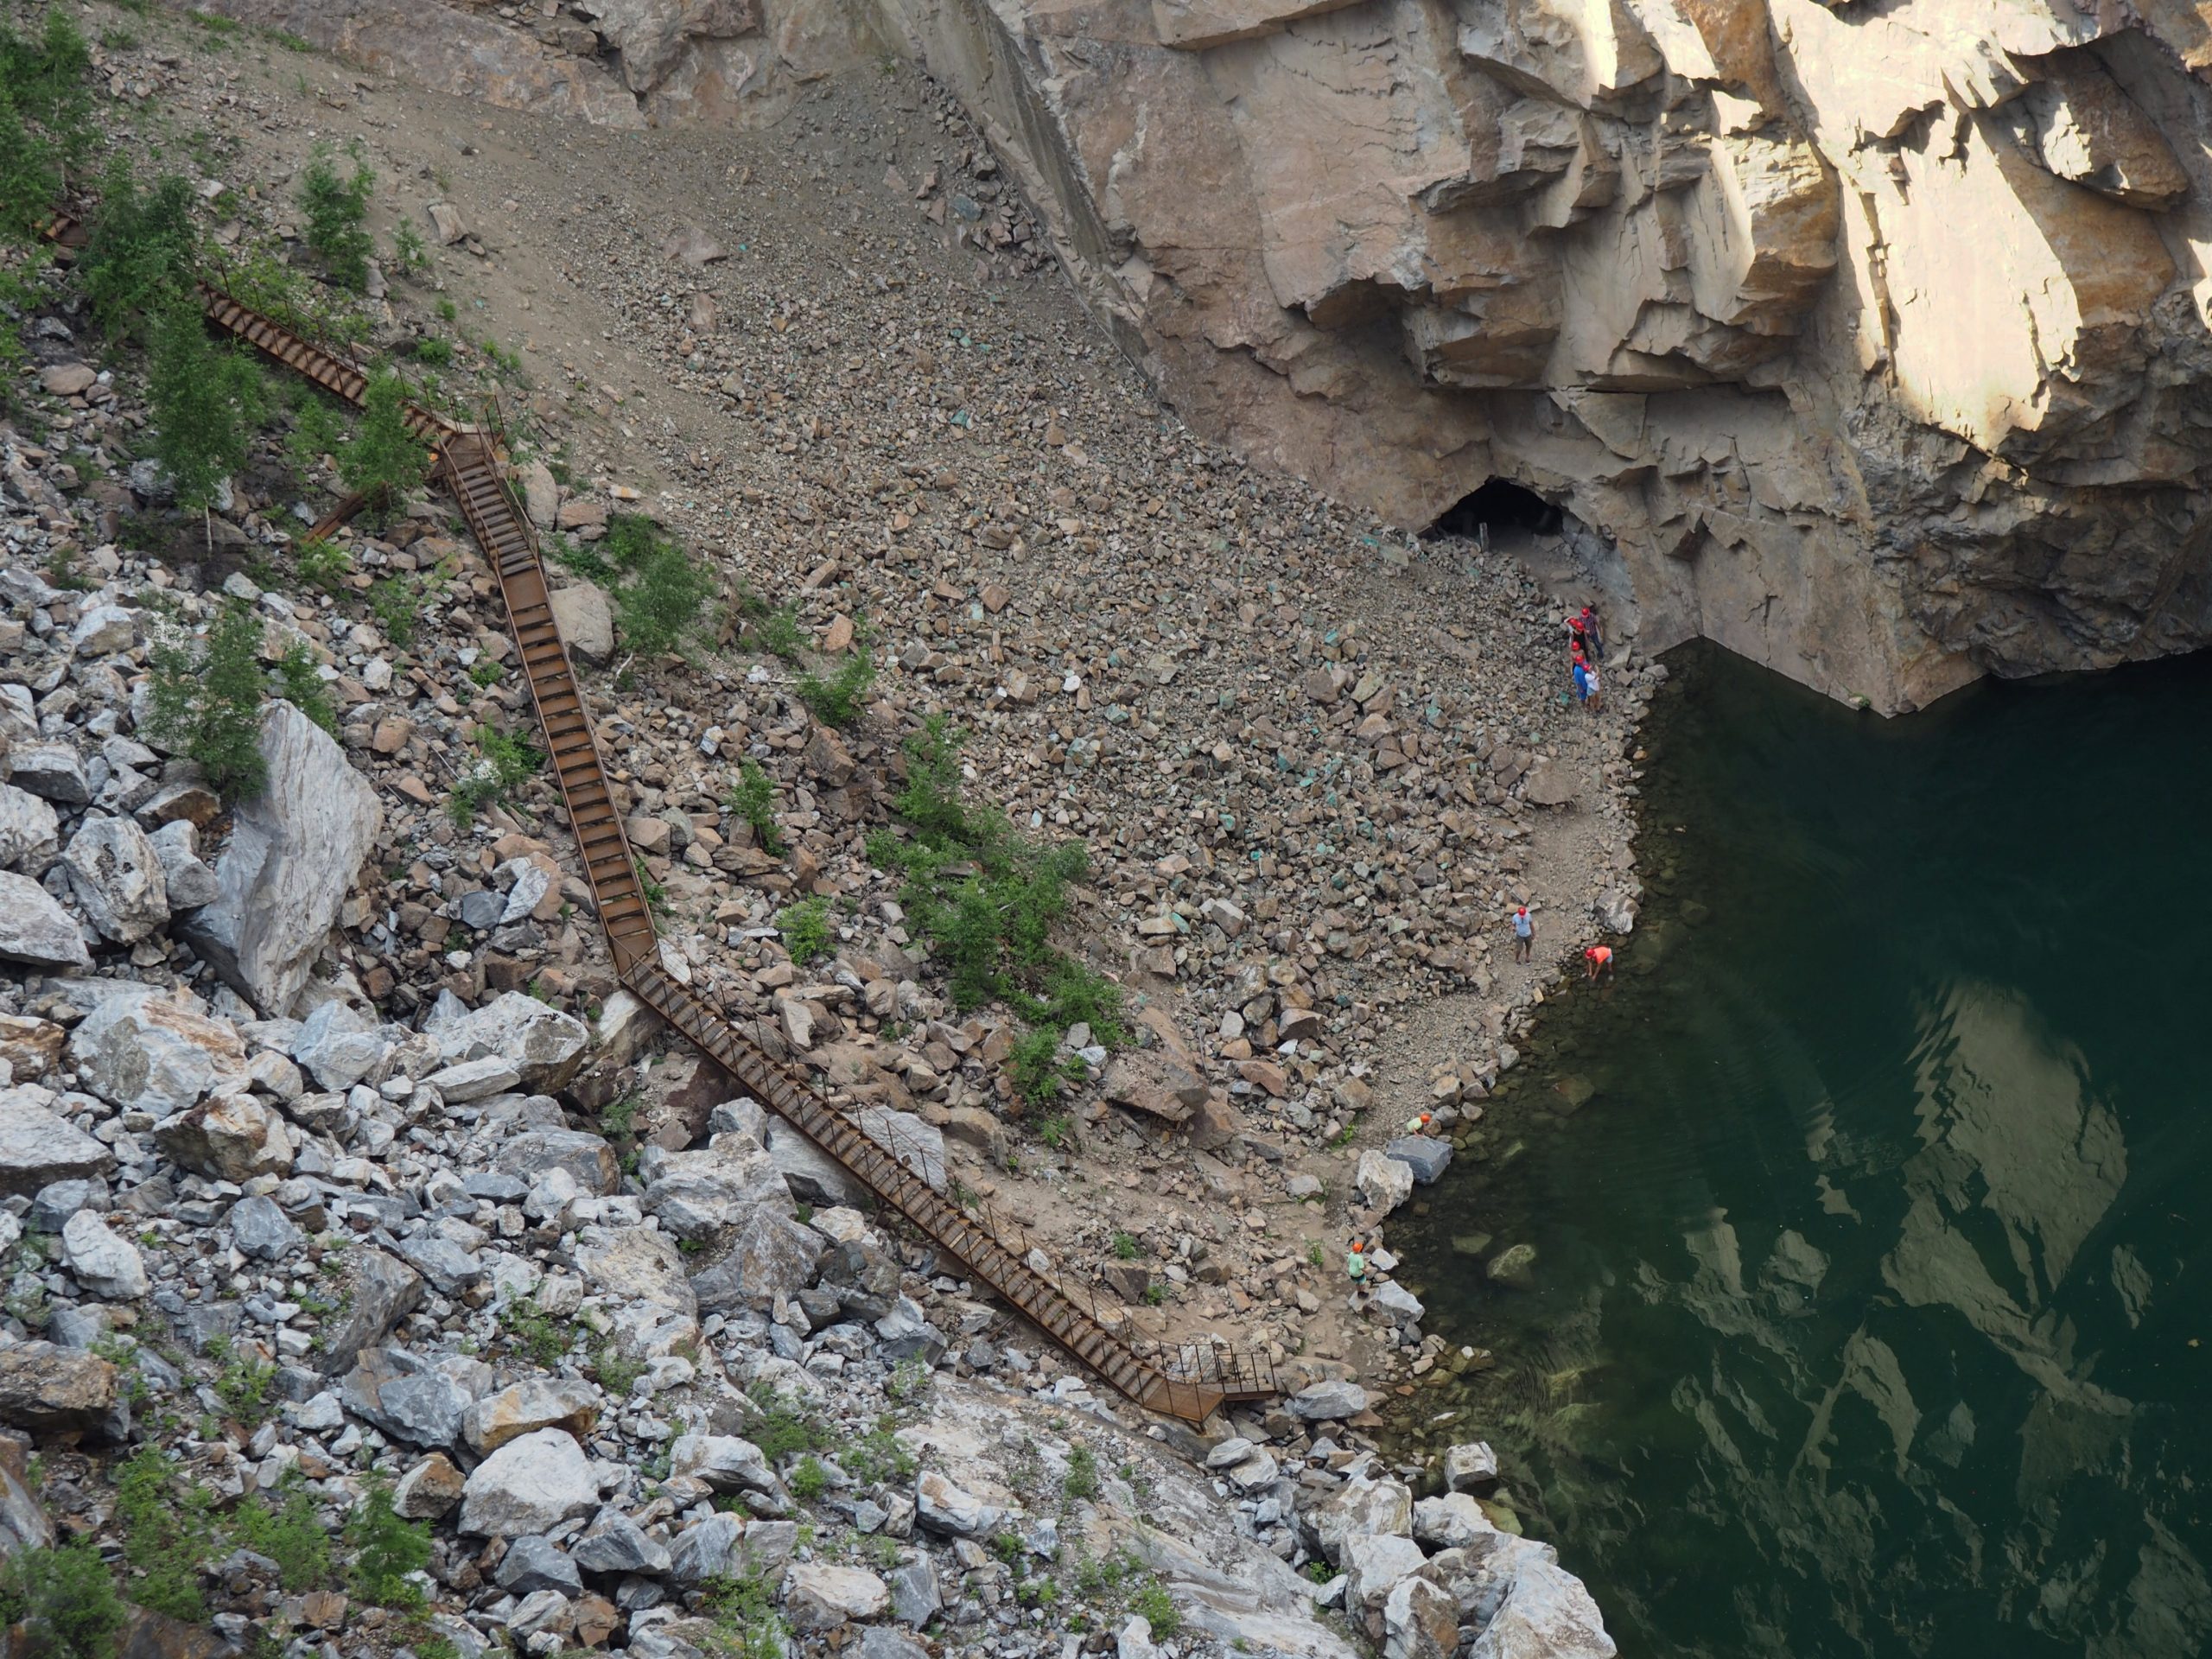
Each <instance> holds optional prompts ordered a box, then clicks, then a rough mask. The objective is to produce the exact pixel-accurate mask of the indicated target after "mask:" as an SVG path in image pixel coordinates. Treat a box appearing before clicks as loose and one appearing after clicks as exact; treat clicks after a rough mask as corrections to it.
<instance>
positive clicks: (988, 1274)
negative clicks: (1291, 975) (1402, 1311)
mask: <svg viewBox="0 0 2212 1659" xmlns="http://www.w3.org/2000/svg"><path fill="white" fill-rule="evenodd" d="M200 296H201V298H202V300H203V302H205V305H206V308H207V318H208V321H211V322H213V323H214V324H215V325H216V326H217V327H219V328H222V329H224V330H225V331H226V332H227V333H229V334H233V335H235V336H237V337H238V339H240V340H245V341H246V342H247V343H248V344H250V345H251V346H255V347H256V348H257V349H258V350H260V351H262V352H264V353H266V354H267V355H269V356H270V357H271V358H273V359H275V360H276V361H277V362H279V363H281V364H283V365H284V366H285V367H286V368H289V369H291V370H293V371H295V372H297V373H299V374H302V375H304V376H305V377H307V378H308V379H310V380H312V381H314V382H315V384H316V385H320V386H321V387H323V388H324V389H325V390H326V391H329V392H331V393H332V394H334V396H336V397H341V398H343V399H345V400H346V402H348V403H353V404H359V403H360V402H361V400H362V397H363V394H364V392H365V391H366V389H367V385H368V377H367V375H366V374H365V372H363V371H362V369H361V368H360V367H359V365H356V364H353V363H351V362H349V361H347V360H346V359H344V358H342V357H340V356H338V355H336V354H334V353H331V352H328V351H326V350H324V349H323V348H322V347H321V346H315V345H312V344H310V343H309V342H308V341H307V340H302V338H301V337H300V336H299V335H297V334H294V333H292V332H291V331H290V330H289V329H287V328H284V327H281V326H280V325H278V324H277V323H275V322H272V321H270V319H268V318H267V317H264V316H262V315H259V314H258V313H257V312H254V311H251V310H250V309H248V308H246V307H245V306H244V305H241V304H240V303H239V302H238V301H237V300H235V299H233V298H232V297H231V296H229V295H227V294H225V293H224V292H222V291H221V290H220V289H216V288H213V287H211V286H209V285H208V284H207V283H202V284H200ZM407 419H408V427H409V429H410V431H412V432H414V433H415V434H416V435H417V436H418V437H420V438H422V439H423V442H425V443H426V444H428V445H429V446H431V447H432V448H434V449H435V453H436V457H437V475H438V476H439V477H441V478H442V480H443V481H444V482H445V484H446V486H448V488H449V489H450V490H451V491H452V493H453V495H454V499H455V500H456V501H457V502H458V503H459V504H460V506H461V516H462V518H463V519H464V520H465V521H466V522H467V525H468V530H469V533H470V535H472V536H473V537H474V538H475V540H476V542H477V544H478V545H479V546H480V547H481V548H482V549H483V550H484V556H485V557H486V559H488V560H489V561H490V562H491V564H492V569H493V573H494V574H495V575H496V576H497V577H498V580H499V593H500V596H501V598H502V600H503V601H505V605H506V609H507V618H508V623H509V626H510V629H511V631H512V633H513V636H514V642H515V648H516V650H517V651H518V652H519V653H520V655H521V658H522V666H523V671H524V677H525V678H526V679H527V680H528V682H529V683H530V691H531V699H532V700H533V702H535V704H536V706H537V720H538V724H539V726H540V727H541V728H543V731H544V734H545V742H546V747H547V751H548V753H550V756H551V759H552V766H553V771H554V775H555V777H556V779H557V780H558V782H559V784H560V785H561V795H562V798H563V801H564V802H565V803H566V804H567V806H568V812H569V824H570V827H571V828H572V829H574V830H575V836H576V846H577V849H578V851H579V853H580V854H581V855H582V859H583V865H584V875H585V879H586V880H588V882H589V884H590V887H591V891H592V898H593V900H594V904H595V905H596V906H597V907H598V912H599V919H600V925H601V928H602V929H604V930H605V931H606V934H607V948H608V950H610V951H611V952H612V953H613V958H614V968H615V971H616V972H617V973H618V974H619V975H620V976H621V979H622V982H623V983H624V984H625V985H626V986H627V987H628V988H630V990H631V991H632V994H634V995H636V996H637V997H638V998H639V1000H640V1001H643V1002H644V1003H645V1005H646V1006H647V1007H650V1008H652V1010H653V1011H654V1012H655V1013H656V1014H659V1015H660V1016H661V1017H662V1018H663V1019H664V1020H667V1021H668V1023H669V1024H670V1025H671V1026H672V1027H675V1029H676V1030H677V1031H678V1032H680V1033H683V1036H684V1037H685V1038H686V1039H689V1040H690V1042H691V1043H692V1044H693V1045H694V1046H696V1047H697V1048H698V1049H699V1050H700V1051H701V1052H702V1053H704V1054H707V1055H709V1056H710V1057H711V1058H713V1059H714V1060H715V1063H716V1064H717V1065H721V1067H722V1068H723V1069H724V1070H726V1071H728V1072H729V1074H730V1075H731V1076H732V1077H735V1078H736V1079H737V1080H738V1081H739V1082H740V1083H741V1084H743V1085H744V1086H745V1087H746V1088H747V1090H751V1091H752V1093H753V1095H754V1096H756V1097H757V1098H758V1099H759V1100H760V1101H761V1103H763V1104H765V1105H766V1106H767V1107H768V1108H769V1109H771V1110H772V1111H774V1112H775V1113H776V1114H777V1116H779V1117H781V1118H783V1119H784V1120H785V1122H788V1123H790V1124H791V1126H792V1127H793V1128H796V1129H798V1132H799V1133H800V1134H802V1135H805V1136H806V1138H807V1139H808V1140H809V1141H812V1142H813V1143H814V1144H815V1145H816V1146H817V1147H820V1148H821V1149H822V1151H823V1153H825V1154H828V1155H829V1157H831V1158H833V1159H835V1160H836V1161H837V1162H838V1164H840V1165H841V1166H843V1167H844V1168H845V1169H847V1170H848V1171H849V1172H850V1173H852V1175H853V1176H854V1177H855V1179H857V1180H859V1181H860V1182H861V1184H862V1185H865V1186H866V1187H868V1190H869V1191H870V1192H874V1194H875V1195H876V1197H877V1198H880V1199H881V1200H882V1201H883V1203H885V1204H886V1205H889V1206H890V1207H891V1208H892V1209H893V1210H895V1211H898V1212H899V1214H900V1215H902V1216H904V1217H906V1219H907V1220H908V1221H910V1222H912V1224H914V1226H915V1227H917V1228H918V1229H919V1230H921V1231H922V1232H923V1233H924V1234H925V1235H926V1236H928V1237H929V1238H931V1240H932V1241H934V1242H935V1243H936V1244H937V1245H938V1247H939V1248H940V1249H943V1250H944V1251H945V1252H947V1253H948V1254H949V1255H952V1256H955V1257H957V1259H958V1260H960V1261H961V1262H965V1263H966V1264H967V1265H968V1267H969V1269H970V1270H971V1271H972V1272H973V1273H974V1274H975V1275H976V1278H978V1279H980V1280H981V1281H982V1282H983V1283H985V1284H987V1285H988V1286H989V1287H991V1288H992V1289H993V1290H995V1291H996V1292H997V1293H998V1294H999V1295H1001V1297H1003V1298H1004V1299H1005V1300H1007V1302H1009V1303H1011V1304H1012V1305H1013V1306H1014V1307H1015V1308H1017V1309H1019V1310H1020V1313H1022V1314H1024V1315H1025V1316H1026V1317H1027V1318H1028V1319H1030V1320H1031V1321H1032V1322H1033V1323H1034V1324H1035V1325H1037V1326H1038V1327H1039V1329H1040V1330H1042V1331H1043V1332H1046V1335H1048V1336H1050V1337H1051V1338H1052V1340H1053V1341H1054V1342H1056V1343H1058V1344H1059V1345H1060V1346H1061V1347H1063V1348H1065V1350H1066V1351H1068V1352H1069V1353H1071V1354H1072V1355H1074V1356H1075V1357H1077V1359H1079V1360H1081V1361H1082V1362H1083V1363H1084V1365H1085V1366H1087V1367H1088V1368H1090V1370H1093V1371H1095V1372H1096V1374H1097V1375H1098V1376H1102V1377H1103V1378H1104V1379H1105V1380H1106V1381H1107V1382H1108V1383H1110V1384H1112V1386H1113V1387H1114V1388H1115V1389H1116V1390H1117V1391H1118V1392H1120V1393H1121V1394H1122V1395H1126V1396H1128V1398H1129V1399H1131V1400H1133V1401H1135V1402H1136V1403H1137V1404H1139V1405H1140V1406H1142V1407H1144V1408H1147V1410H1152V1411H1158V1412H1162V1413H1165V1414H1169V1415H1172V1416H1175V1417H1180V1418H1183V1419H1185V1420H1186V1421H1190V1422H1192V1423H1203V1422H1204V1421H1205V1420H1206V1419H1207V1418H1208V1417H1209V1416H1211V1414H1213V1412H1214V1411H1215V1409H1216V1408H1217V1407H1219V1406H1221V1405H1222V1404H1224V1402H1231V1401H1240V1400H1261V1399H1267V1398H1269V1397H1271V1396H1273V1395H1275V1394H1277V1393H1279V1392H1280V1391H1281V1390H1280V1388H1279V1386H1278V1384H1277V1382H1276V1379H1275V1375H1274V1368H1273V1367H1272V1366H1271V1365H1270V1364H1269V1363H1268V1361H1267V1360H1266V1359H1265V1358H1264V1357H1262V1356H1260V1355H1258V1354H1256V1353H1255V1352H1253V1351H1249V1350H1235V1349H1229V1348H1224V1347H1221V1346H1217V1345H1216V1344H1187V1345H1183V1346H1163V1345H1161V1344H1157V1343H1154V1342H1150V1341H1148V1340H1147V1339H1146V1338H1143V1337H1141V1335H1140V1334H1139V1333H1138V1332H1137V1331H1136V1329H1135V1324H1134V1321H1133V1320H1132V1319H1130V1318H1129V1316H1128V1314H1127V1313H1123V1312H1122V1311H1120V1310H1117V1309H1113V1308H1109V1307H1102V1306H1101V1305H1100V1303H1099V1301H1098V1300H1097V1298H1096V1294H1093V1293H1092V1292H1091V1291H1090V1289H1089V1287H1084V1290H1083V1291H1082V1292H1080V1293H1074V1292H1071V1291H1070V1290H1068V1289H1066V1288H1065V1287H1062V1286H1061V1285H1059V1284H1058V1283H1057V1282H1056V1281H1054V1280H1053V1279H1052V1278H1051V1277H1050V1276H1048V1274H1046V1273H1045V1272H1044V1271H1042V1270H1040V1269H1039V1268H1038V1267H1037V1266H1035V1265H1034V1264H1033V1259H1034V1257H1035V1253H1034V1252H1033V1249H1032V1247H1031V1246H1030V1244H1029V1243H1028V1241H1027V1238H1026V1237H1025V1236H1023V1235H1022V1233H1021V1230H1020V1228H1019V1226H1018V1225H1016V1224H1014V1223H1013V1222H1012V1220H1011V1218H1009V1217H1003V1216H1001V1215H999V1214H997V1213H995V1212H994V1211H991V1210H989V1208H988V1206H975V1207H973V1208H963V1206H962V1205H957V1204H955V1203H954V1202H953V1201H952V1200H951V1199H950V1198H947V1197H946V1196H945V1194H944V1193H943V1192H940V1191H938V1187H937V1185H932V1183H931V1179H930V1173H931V1164H930V1161H929V1154H928V1153H927V1151H926V1150H925V1148H923V1147H919V1146H918V1145H916V1144H912V1143H911V1142H909V1141H902V1139H901V1137H900V1136H899V1134H898V1133H897V1131H896V1129H895V1128H894V1127H893V1126H891V1125H890V1124H889V1123H888V1122H886V1121H884V1120H883V1119H882V1118H878V1119H877V1121H876V1122H873V1123H871V1124H870V1125H868V1126H866V1127H864V1126H863V1125H862V1123H861V1122H860V1121H859V1120H858V1119H856V1118H855V1117H854V1116H851V1115H850V1114H849V1113H847V1112H846V1111H844V1110H843V1109H841V1108H839V1107H838V1106H837V1105H836V1104H835V1103H832V1102H831V1101H829V1099H827V1098H825V1097H824V1096H823V1095H822V1094H821V1093H820V1091H818V1090H816V1089H815V1088H814V1087H813V1086H812V1084H810V1083H809V1082H807V1081H806V1080H805V1079H804V1077H801V1076H800V1075H799V1074H798V1073H797V1072H795V1071H792V1070H791V1069H790V1068H789V1067H786V1066H785V1065H782V1064H780V1063H779V1062H778V1061H776V1060H774V1059H772V1058H770V1057H769V1056H768V1054H767V1053H766V1052H765V1051H763V1050H762V1049H761V1048H760V1047H759V1046H757V1045H755V1044H754V1043H753V1042H752V1041H750V1040H749V1039H747V1038H746V1037H745V1036H743V1035H742V1034H741V1033H739V1032H738V1031H737V1030H736V1029H735V1028H734V1027H732V1026H731V1025H730V1024H729V1023H728V1021H727V1020H723V1019H722V1018H721V1015H720V1014H716V1013H715V1011H714V1010H713V1009H712V1008H710V1007H709V1006H708V1005H707V1003H706V1002H705V1001H703V1000H702V999H701V998H700V997H699V996H698V995H696V993H695V992H693V991H692V990H691V989H690V987H689V986H688V985H685V984H683V983H682V982H680V981H678V980H677V977H676V976H675V975H673V974H671V972H670V971H669V970H668V969H667V968H666V967H665V966H664V964H663V963H662V961H661V956H660V943H659V939H658V937H657V935H656V934H655V931H654V929H653V919H652V909H651V907H650V906H648V904H647V902H646V899H645V888H644V885H643V883H642V882H641V881H640V880H639V875H638V867H637V863H636V861H635V859H634V858H633V857H632V853H631V850H630V843H629V839H628V837H627V836H626V835H625V834H624V832H623V828H622V816H621V812H620V809H619V808H618V807H617V805H616V804H615V800H614V795H613V790H612V788H611V787H610V786H609V784H608V782H607V773H606V770H605V768H604V767H603V766H601V764H600V758H599V746H598V743H597V741H596V740H595V738H594V734H593V731H592V724H591V715H590V711H589V709H588V708H587V707H586V705H585V703H584V700H583V693H582V688H581V687H580V686H579V685H578V684H577V683H576V677H575V671H574V670H573V669H572V668H571V667H570V665H569V654H568V651H567V648H566V646H565V645H564V644H563V641H562V639H561V631H560V627H559V625H558V624H557V623H556V620H555V618H554V614H553V605H552V594H551V590H550V588H548V587H547V585H546V581H545V568H544V565H543V563H542V562H541V560H540V558H539V555H538V549H537V537H536V536H535V535H534V534H533V533H532V532H531V526H530V520H529V518H528V517H527V516H526V515H525V514H524V512H522V511H521V509H520V508H519V507H518V505H517V504H516V501H515V499H514V496H513V494H512V492H511V491H510V490H509V489H508V487H507V485H506V481H505V479H504V478H503V477H502V476H501V474H500V470H499V459H498V455H497V453H496V451H495V449H494V448H493V442H492V440H491V438H490V437H489V436H488V435H486V433H485V432H483V431H481V430H480V429H475V428H473V427H467V426H463V425H461V424H460V423H455V422H454V421H451V420H448V419H447V418H446V417H445V416H442V415H439V414H436V413H435V412H433V411H431V410H424V409H422V408H419V407H416V406H415V405H412V404H410V405H409V408H408V411H407ZM942 1179H943V1175H942V1171H941V1170H940V1171H939V1172H938V1180H940V1181H941V1180H942ZM1140 1349H1141V1350H1142V1351H1140Z"/></svg>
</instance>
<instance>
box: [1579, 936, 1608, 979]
mask: <svg viewBox="0 0 2212 1659" xmlns="http://www.w3.org/2000/svg"><path fill="white" fill-rule="evenodd" d="M1582 965H1583V967H1584V969H1586V970H1587V972H1588V975H1589V977H1590V980H1591V982H1592V983H1595V982H1597V980H1598V978H1599V976H1600V975H1603V974H1610V973H1611V972H1612V971H1613V947H1612V946H1611V945H1610V944H1593V945H1592V946H1591V947H1590V948H1589V949H1588V950H1585V951H1584V952H1583V953H1582Z"/></svg>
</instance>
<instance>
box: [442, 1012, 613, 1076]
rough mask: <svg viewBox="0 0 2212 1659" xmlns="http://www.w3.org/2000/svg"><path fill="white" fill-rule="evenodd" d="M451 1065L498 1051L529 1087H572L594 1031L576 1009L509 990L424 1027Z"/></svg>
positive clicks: (447, 1063) (500, 1056) (478, 1058)
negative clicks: (565, 1009)
mask: <svg viewBox="0 0 2212 1659" xmlns="http://www.w3.org/2000/svg"><path fill="white" fill-rule="evenodd" d="M423 1031H424V1033H426V1034H427V1035H429V1036H432V1037H435V1038H436V1039H437V1042H438V1055H439V1058H441V1059H442V1061H443V1062H444V1063H445V1064H446V1065H457V1064H459V1063H460V1062H461V1061H462V1060H480V1059H484V1058H487V1057H490V1056H493V1055H496V1056H498V1057H499V1058H501V1059H504V1060H505V1061H507V1062H508V1063H509V1064H510V1065H512V1066H513V1067H514V1069H515V1071H516V1074H517V1076H518V1077H519V1078H520V1079H521V1086H522V1087H524V1089H530V1090H536V1091H537V1092H538V1093H540V1094H551V1093H553V1092H555V1091H556V1090H561V1089H565V1088H566V1087H568V1085H569V1080H570V1079H572V1078H573V1077H575V1075H576V1070H577V1068H578V1067H579V1066H581V1065H582V1064H583V1058H584V1051H585V1049H586V1048H588V1046H590V1043H591V1032H590V1029H589V1028H588V1027H586V1026H585V1024H584V1022H583V1021H582V1020H579V1019H577V1018H576V1017H575V1015H574V1014H563V1013H562V1012H561V1010H560V1009H558V1008H556V1007H548V1006H547V1005H546V1004H544V1003H543V1002H541V1001H538V1000H537V998H536V997H534V996H525V995H523V994H522V993H521V992H520V991H506V992H504V993H502V994H501V995H499V996H496V997H494V998H493V999H492V1001H489V1002H486V1004H485V1005H484V1006H483V1007H480V1008H476V1009H474V1010H470V1011H466V1012H463V1013H460V1014H448V1015H447V1016H446V1017H444V1018H442V1019H434V1020H430V1021H429V1022H428V1023H426V1024H425V1025H424V1027H423Z"/></svg>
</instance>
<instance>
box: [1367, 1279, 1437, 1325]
mask: <svg viewBox="0 0 2212 1659" xmlns="http://www.w3.org/2000/svg"><path fill="white" fill-rule="evenodd" d="M1367 1305H1368V1306H1369V1308H1370V1310H1371V1311H1373V1312H1375V1313H1380V1314H1381V1315H1382V1316H1383V1318H1384V1319H1388V1320H1389V1321H1390V1323H1391V1324H1393V1325H1416V1324H1419V1323H1420V1321H1421V1314H1422V1313H1424V1312H1425V1311H1426V1310H1425V1309H1423V1307H1422V1306H1421V1298H1420V1297H1418V1296H1416V1295H1414V1294H1413V1292H1411V1291H1410V1290H1408V1289H1407V1288H1406V1287H1404V1286H1403V1285H1401V1284H1397V1283H1395V1282H1393V1283H1387V1284H1379V1285H1377V1286H1376V1287H1375V1288H1374V1290H1373V1291H1372V1292H1370V1294H1369V1296H1368V1300H1367Z"/></svg>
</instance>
